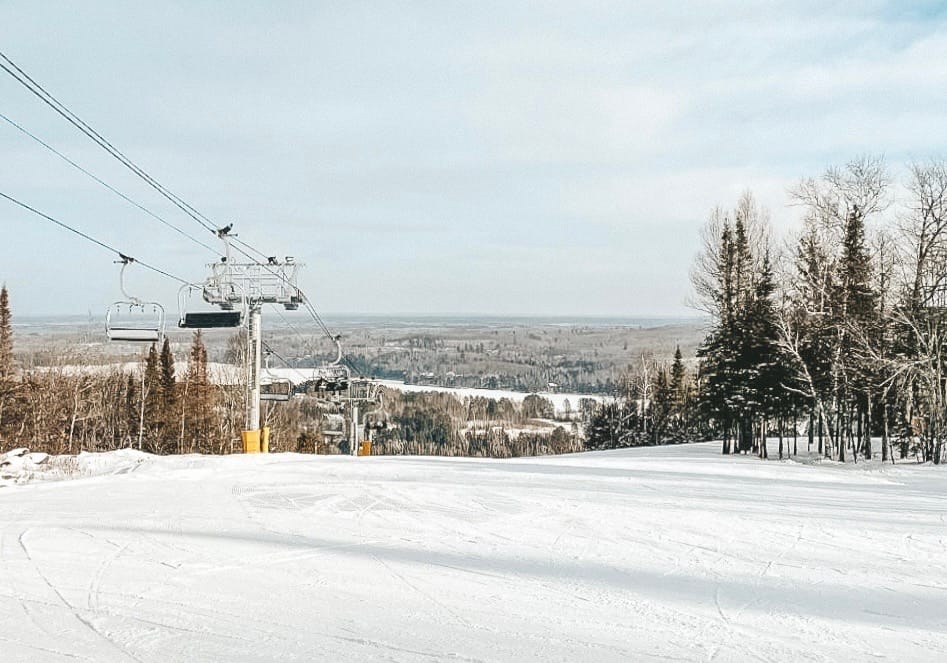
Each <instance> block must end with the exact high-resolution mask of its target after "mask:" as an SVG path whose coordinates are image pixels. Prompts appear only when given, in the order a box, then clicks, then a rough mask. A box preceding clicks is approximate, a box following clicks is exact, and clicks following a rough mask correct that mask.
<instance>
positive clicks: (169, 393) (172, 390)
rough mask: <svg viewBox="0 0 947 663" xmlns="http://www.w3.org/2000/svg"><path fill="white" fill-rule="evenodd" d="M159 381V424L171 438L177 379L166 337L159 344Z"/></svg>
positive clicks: (176, 415)
mask: <svg viewBox="0 0 947 663" xmlns="http://www.w3.org/2000/svg"><path fill="white" fill-rule="evenodd" d="M158 364H159V370H160V376H159V377H160V382H161V424H162V430H163V432H164V434H165V436H166V437H168V438H171V437H172V432H173V431H174V430H175V425H174V424H175V422H176V421H177V420H178V408H177V402H178V398H177V380H176V378H175V375H174V355H173V354H172V353H171V344H170V342H169V341H168V339H167V338H165V339H164V343H163V344H162V345H161V355H160V356H159V358H158Z"/></svg>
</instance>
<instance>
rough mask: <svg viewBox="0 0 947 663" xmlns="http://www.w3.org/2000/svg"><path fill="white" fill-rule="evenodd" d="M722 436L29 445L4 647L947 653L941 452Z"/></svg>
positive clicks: (9, 487) (465, 653)
mask: <svg viewBox="0 0 947 663" xmlns="http://www.w3.org/2000/svg"><path fill="white" fill-rule="evenodd" d="M717 451H718V449H717V445H706V444H698V445H684V446H677V447H665V448H648V449H634V450H624V451H616V452H603V453H588V454H577V455H571V456H560V457H545V458H530V459H518V460H505V461H496V460H483V459H459V458H453V459H446V458H439V459H434V458H423V457H421V458H419V457H397V458H395V457H370V458H351V457H311V456H300V455H293V454H276V455H269V456H230V457H205V456H184V457H154V456H148V455H145V454H139V453H138V452H131V451H120V452H110V453H108V454H83V455H82V456H80V457H78V458H77V459H74V460H72V461H70V462H68V463H65V464H63V462H62V461H55V460H48V459H46V460H44V459H43V458H42V457H41V456H39V457H36V459H35V460H37V461H38V462H39V464H38V465H36V466H35V467H33V470H34V473H33V474H32V476H31V477H30V473H29V472H28V471H27V470H28V469H29V468H26V469H24V468H22V467H21V468H20V471H19V472H17V471H16V467H14V465H15V464H16V463H12V464H11V465H8V467H7V468H6V476H7V477H8V479H7V480H6V482H5V485H4V484H0V510H2V513H3V519H2V532H0V533H2V544H0V545H2V549H0V553H2V554H0V559H2V560H3V564H2V566H0V595H2V598H0V624H2V625H3V629H2V632H0V639H2V641H3V643H2V647H3V660H4V661H7V662H12V661H60V660H63V661H65V660H75V658H79V659H80V660H95V661H192V660H228V661H270V660H307V661H308V660H331V661H442V660H459V661H523V660H542V661H556V660H559V661H582V660H588V661H632V660H633V661H648V660H668V659H672V660H685V661H702V660H717V661H743V660H754V661H787V660H819V661H833V660H848V661H866V660H884V659H887V660H893V661H930V660H935V659H937V658H940V657H943V656H944V655H945V652H947V622H945V621H944V614H943V605H944V599H945V592H947V567H945V566H944V565H943V564H942V563H941V562H942V560H943V556H944V552H945V540H944V532H945V521H944V515H943V514H944V513H947V497H945V495H944V492H943V489H942V487H943V483H944V472H943V469H942V468H936V467H931V466H916V465H911V466H908V465H905V466H893V467H892V466H880V465H878V464H877V463H868V464H864V463H863V464H859V465H857V466H853V465H846V466H842V465H838V464H835V463H822V464H820V463H813V464H802V463H791V462H775V461H772V462H760V461H758V460H755V459H752V458H733V457H731V458H721V457H719V456H717ZM17 462H19V461H17ZM51 462H59V463H60V465H61V467H64V468H65V470H66V471H67V472H70V473H72V475H73V476H79V477H80V478H78V479H75V480H69V481H43V480H41V479H43V478H44V477H47V478H63V476H62V472H58V473H55V472H50V471H48V468H49V463H51ZM43 468H47V469H46V470H44V469H43ZM17 477H18V478H19V479H20V480H21V481H22V480H25V479H27V478H32V481H30V482H27V483H25V484H18V483H14V480H15V479H16V478H17Z"/></svg>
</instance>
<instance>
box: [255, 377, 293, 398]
mask: <svg viewBox="0 0 947 663" xmlns="http://www.w3.org/2000/svg"><path fill="white" fill-rule="evenodd" d="M294 391H295V388H294V387H293V383H292V381H291V380H289V379H287V378H272V377H268V378H262V379H261V380H260V400H261V401H288V400H290V399H291V398H292V397H293V393H294Z"/></svg>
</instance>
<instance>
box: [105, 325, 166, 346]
mask: <svg viewBox="0 0 947 663" xmlns="http://www.w3.org/2000/svg"><path fill="white" fill-rule="evenodd" d="M108 339H109V340H110V341H124V342H128V343H158V342H159V341H161V330H160V329H139V328H136V327H112V328H110V329H109V330H108Z"/></svg>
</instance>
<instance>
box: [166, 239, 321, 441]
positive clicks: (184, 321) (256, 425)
mask: <svg viewBox="0 0 947 663" xmlns="http://www.w3.org/2000/svg"><path fill="white" fill-rule="evenodd" d="M218 236H219V237H220V238H221V240H223V242H224V247H225V252H224V256H223V257H222V258H221V259H220V261H219V262H215V263H211V264H209V265H208V267H209V268H210V276H208V277H207V280H206V281H204V283H203V284H202V285H201V286H199V288H200V291H201V297H202V299H203V300H204V301H205V302H207V303H208V304H210V305H211V306H214V307H217V309H218V310H216V311H207V312H204V311H187V307H186V303H182V308H181V319H180V321H179V323H178V326H179V327H182V328H185V329H196V328H202V329H206V328H221V327H238V326H240V325H241V324H243V321H244V319H246V323H247V390H248V393H247V420H246V429H245V430H244V431H243V446H244V451H257V450H262V451H266V450H267V449H268V436H267V431H264V430H263V429H262V428H261V426H260V378H261V369H262V357H263V347H262V341H263V334H262V318H263V316H262V308H263V305H264V304H274V305H277V306H283V307H284V308H285V309H286V310H288V311H294V310H296V309H298V308H299V305H300V304H302V303H303V301H304V300H303V294H302V292H301V291H300V290H299V287H298V285H297V274H298V272H299V268H300V267H301V266H302V265H300V264H299V263H297V262H296V261H295V259H294V258H292V257H290V256H287V257H285V258H283V259H282V260H280V259H277V258H275V257H271V258H268V259H267V262H266V263H260V262H252V263H249V262H248V263H238V262H234V261H233V260H232V259H231V255H230V237H231V235H230V233H229V228H226V229H222V230H219V231H218ZM193 288H194V286H185V288H182V295H181V296H182V302H185V300H186V298H187V297H188V295H189V294H190V293H189V292H186V290H188V289H193Z"/></svg>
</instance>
